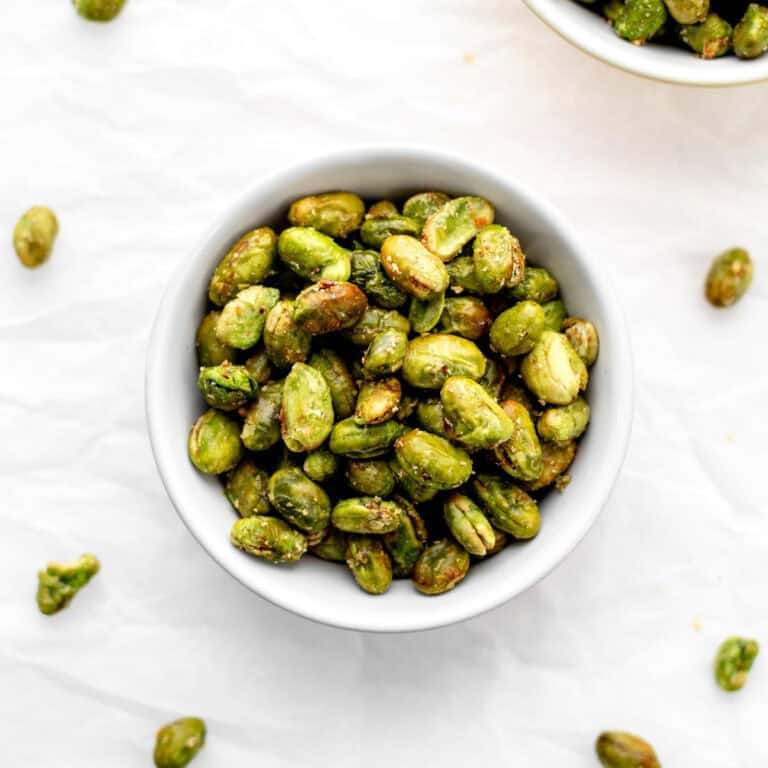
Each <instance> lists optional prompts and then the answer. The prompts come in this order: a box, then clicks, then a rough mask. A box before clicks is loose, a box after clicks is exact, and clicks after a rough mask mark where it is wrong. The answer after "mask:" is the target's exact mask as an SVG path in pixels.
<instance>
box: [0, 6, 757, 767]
mask: <svg viewBox="0 0 768 768" xmlns="http://www.w3.org/2000/svg"><path fill="white" fill-rule="evenodd" d="M268 5H269V6H270V7H267V6H268ZM0 28H2V29H3V33H4V34H3V45H2V46H0V104H2V112H0V169H2V177H3V182H2V185H0V242H3V243H6V246H5V257H4V258H2V259H0V359H2V360H3V364H2V368H1V369H0V370H2V375H1V376H0V419H1V423H2V425H3V428H2V433H1V434H2V442H0V460H1V461H2V465H1V466H2V469H1V470H0V498H1V499H2V503H1V504H0V518H1V520H2V535H0V601H1V602H2V606H3V607H2V618H0V679H2V685H1V686H0V723H2V726H1V727H0V730H1V731H2V737H1V738H2V750H0V751H1V752H2V755H3V758H4V760H3V762H4V763H6V762H7V763H8V764H9V765H10V764H19V765H20V764H23V765H25V766H45V767H46V768H47V767H48V766H60V765H77V766H79V767H80V768H89V767H90V766H94V767H96V766H103V765H109V766H110V767H111V768H123V767H128V766H146V765H149V764H151V758H150V756H149V755H150V752H151V747H152V743H153V738H154V730H155V728H156V726H157V725H158V724H159V723H161V722H163V721H165V720H168V719H170V718H172V717H175V716H178V715H179V714H186V713H194V714H199V715H201V716H203V717H205V718H206V719H207V721H208V723H209V728H210V736H209V745H208V746H207V747H206V749H205V750H204V752H203V753H201V755H200V757H199V758H198V759H197V760H196V762H195V763H194V765H195V767H196V768H198V766H199V768H206V766H208V767H209V768H210V767H211V766H216V767H217V768H228V767H229V766H236V765H243V764H257V765H260V766H270V768H271V767H272V766H296V765H302V766H318V767H319V766H326V765H328V764H329V763H333V764H335V765H338V766H343V767H344V768H346V767H347V766H358V765H360V764H362V763H364V764H366V765H370V766H390V765H419V764H434V763H439V764H440V765H446V766H454V765H455V766H460V765H465V764H478V765H480V764H492V763H495V764H504V765H521V766H529V765H530V766H534V765H535V766H547V767H548V768H549V767H550V766H551V767H552V768H561V767H562V766H564V765H568V766H569V767H571V768H581V766H584V768H588V767H589V766H594V765H595V760H594V757H593V755H592V751H591V749H592V748H591V743H592V740H593V738H594V735H595V733H596V732H597V731H598V730H600V729H601V728H604V727H619V728H629V729H633V730H636V731H638V732H640V733H642V734H644V735H646V736H647V737H648V738H649V739H650V740H652V741H653V742H654V744H655V745H656V746H657V749H658V751H659V753H660V756H661V757H662V759H663V761H664V764H665V765H667V766H693V765H695V766H697V768H710V767H711V768H741V766H745V767H746V766H753V765H757V764H760V763H761V762H765V761H766V760H768V748H767V747H766V745H765V741H764V739H762V737H761V732H762V729H763V727H764V719H765V718H764V712H765V704H764V702H765V697H766V694H767V693H768V669H767V668H766V665H767V664H768V662H766V660H765V659H759V660H758V662H757V663H756V666H755V669H754V671H753V674H752V677H751V679H750V682H749V684H748V686H747V687H746V688H745V689H744V691H742V692H741V693H739V694H737V695H733V696H728V695H726V694H724V693H721V692H719V690H718V689H717V688H715V687H714V685H713V683H712V679H711V672H710V664H711V659H712V655H713V653H714V650H715V648H716V646H717V644H718V643H719V641H720V640H721V639H722V637H724V636H725V635H727V634H730V633H733V632H744V633H748V634H751V635H754V636H756V637H758V638H760V639H762V640H765V641H766V642H768V640H767V638H768V617H767V616H766V612H765V608H764V605H765V585H766V582H767V581H768V580H767V579H766V562H767V559H766V558H767V557H768V526H767V525H766V520H765V511H766V508H767V507H768V491H767V490H766V488H767V487H768V486H766V484H765V482H764V474H765V467H766V463H767V462H768V448H766V441H765V437H764V435H765V424H766V408H765V403H766V400H767V399H768V360H767V359H766V356H765V353H764V349H765V328H766V327H768V302H766V298H768V296H767V294H768V289H767V288H766V282H765V276H764V272H765V270H764V269H763V268H762V267H763V265H764V260H763V259H762V254H763V253H765V251H766V248H767V247H768V235H767V234H766V229H765V188H766V185H767V184H768V160H766V158H768V135H766V132H765V131H764V130H763V128H764V126H765V124H766V121H768V100H767V99H766V98H765V96H766V94H768V89H767V88H766V87H763V86H754V87H751V88H745V89H736V90H728V91H724V90H718V91H704V90H693V89H682V88H678V87H673V86H666V85H660V84H656V83H651V82H646V81H643V80H640V79H636V78H632V77H629V76H627V75H624V74H622V73H620V72H616V71H613V70H611V69H609V68H608V67H606V66H604V65H602V64H599V63H597V62H595V61H592V60H591V59H589V58H588V57H586V56H584V55H583V54H581V53H579V52H578V51H576V50H575V49H573V48H571V47H570V46H569V45H567V44H566V43H564V42H563V41H561V40H560V39H558V38H557V37H556V36H555V35H554V34H553V33H552V32H551V31H549V30H548V29H547V28H545V27H544V26H543V25H542V24H541V23H540V22H539V21H538V20H537V19H535V18H534V17H533V16H532V15H531V14H530V13H529V12H528V11H526V10H525V9H524V8H523V6H522V5H520V4H518V3H516V2H509V1H508V0H504V1H503V2H502V1H501V0H499V1H498V2H490V1H485V0H479V1H478V2H474V3H465V2H460V0H442V1H438V0H421V2H405V0H391V1H390V2H389V3H387V4H381V3H373V4H365V5H364V4H362V3H358V2H352V1H351V0H348V1H347V2H334V3H324V4H317V3H313V2H308V1H302V2H299V1H298V0H293V1H292V2H282V3H274V4H267V3H255V2H252V1H250V0H220V1H219V2H216V3H211V2H204V0H183V1H182V0H129V3H128V7H127V9H126V11H125V13H124V15H123V17H122V18H121V19H120V20H119V21H118V22H117V23H114V24H112V25H109V26H93V25H88V24H86V23H84V22H81V21H80V20H79V19H78V18H77V17H76V16H75V15H74V14H73V13H72V11H71V9H70V8H69V7H68V3H67V2H66V0H38V1H37V2H35V3H3V4H2V6H1V7H0ZM465 54H472V55H473V56H474V57H475V59H474V61H473V62H471V63H470V62H467V61H465ZM469 58H471V57H469ZM402 140H415V141H417V142H420V143H426V144H430V143H431V144H434V145H436V146H441V147H445V148H447V149H452V150H456V151H459V152H464V153H466V154H470V155H473V156H475V157H476V158H477V159H479V160H481V161H483V162H486V163H494V164H496V165H497V166H498V167H499V168H500V169H502V170H504V171H506V172H507V173H510V174H514V175H517V176H519V177H520V178H521V179H523V180H524V181H525V182H526V183H528V184H530V185H532V186H534V187H536V188H537V189H538V190H540V191H542V192H545V193H546V194H548V196H549V197H550V198H551V200H552V201H553V202H554V203H556V204H557V205H558V206H559V207H560V208H561V210H562V211H563V212H564V213H565V214H566V216H568V218H570V219H571V220H572V221H573V222H574V223H575V224H576V225H577V227H578V228H579V229H580V230H581V231H582V232H583V233H584V237H585V238H587V239H588V241H589V243H590V245H591V246H592V248H593V249H594V252H595V258H601V259H603V260H604V262H605V264H606V268H610V269H612V270H613V273H614V280H615V282H616V287H617V290H618V291H620V292H621V295H622V299H623V301H624V303H625V305H626V309H627V312H628V315H629V320H630V327H631V330H632V333H633V337H634V347H635V355H636V361H637V385H638V392H637V394H638V407H637V414H636V422H635V429H634V435H633V440H632V445H631V448H630V453H629V457H628V460H627V463H626V466H625V471H624V473H623V476H622V478H621V479H620V481H619V483H618V485H617V487H616V490H615V492H614V494H613V497H612V500H611V502H610V503H609V505H608V507H607V508H606V510H605V512H604V514H603V516H602V518H601V520H600V521H599V523H598V524H597V525H596V527H595V528H594V529H593V530H592V532H591V533H590V534H589V535H588V537H587V538H586V539H585V541H584V542H583V543H582V544H581V545H580V546H579V547H578V548H577V550H576V551H575V552H574V553H573V555H572V556H571V557H570V558H569V559H568V560H567V561H566V562H565V563H564V564H563V565H562V566H561V567H560V568H559V569H558V570H557V571H555V572H554V573H553V574H552V575H551V576H550V577H548V578H547V579H546V580H545V581H544V582H542V583H541V584H539V585H538V586H537V587H535V588H534V589H532V590H531V591H530V592H528V593H527V594H526V595H524V596H523V597H521V598H519V599H517V600H516V601H514V602H513V603H511V604H508V605H506V606H505V607H503V608H501V609H498V610H496V611H494V612H493V613H491V614H488V615H486V616H483V617H482V618H480V619H477V620H474V621H471V622H468V623H466V624H463V625H460V626H455V627H452V628H449V629H445V630H439V631H436V632H432V633H427V634H419V635H410V636H409V635H406V636H392V637H378V636H365V635H356V634H351V633H345V632H341V631H337V630H331V629H326V628H324V627H321V626H316V625H313V624H311V623H308V622H306V621H304V620H301V619H297V618H295V617H293V616H291V615H289V614H287V613H284V612H282V611H281V610H278V609H276V608H273V607H271V606H270V605H268V604H266V603H264V602H261V601H260V600H258V599H257V598H255V597H254V596H253V595H252V594H251V593H249V592H247V591H246V590H245V589H243V588H242V587H240V586H239V585H238V584H236V583H235V582H234V581H233V580H232V579H230V578H229V577H228V576H227V575H226V574H225V573H224V572H222V571H221V570H220V569H219V568H218V567H217V566H216V565H215V564H214V563H213V562H212V561H211V560H210V559H209V558H208V557H207V555H205V553H204V552H203V551H202V550H201V549H200V547H199V546H198V545H197V544H196V543H195V542H194V541H193V540H192V538H191V537H190V536H189V535H188V534H187V532H186V530H185V529H184V528H183V526H182V525H181V523H180V522H179V521H178V518H177V517H176V515H175V513H174V512H173V510H172V508H171V506H170V503H169V502H168V501H167V499H166V497H165V494H164V492H163V489H162V487H161V485H160V482H159V480H158V478H157V475H156V473H155V469H154V465H153V463H152V458H151V455H150V452H149V446H148V443H147V439H146V434H145V424H144V415H143V391H142V390H143V383H142V377H143V369H144V350H145V345H146V340H147V336H148V333H149V328H150V324H151V322H152V317H153V313H154V309H155V306H156V304H157V301H158V300H159V297H160V295H161V292H162V289H163V287H164V284H165V282H166V280H167V278H168V276H169V274H170V273H171V271H172V269H173V267H174V266H175V264H177V263H178V262H179V261H180V260H181V259H183V258H184V257H185V254H186V253H188V251H189V249H190V248H191V246H192V245H193V243H194V242H195V240H196V239H197V238H198V236H199V235H200V233H201V232H202V231H203V230H204V229H205V228H206V224H207V222H208V221H209V220H210V218H211V217H212V215H213V214H214V213H217V212H218V211H219V210H220V209H221V207H222V206H223V205H224V204H225V203H226V202H227V201H228V200H229V199H230V198H231V197H232V196H233V194H234V193H236V192H238V191H239V190H240V189H241V188H242V187H243V186H245V185H247V184H248V183H250V182H252V181H253V180H254V178H257V177H258V175H259V174H261V173H264V172H266V171H270V170H274V169H275V168H277V167H280V166H281V165H282V164H283V163H285V162H289V161H294V160H295V159H297V158H299V157H301V156H303V155H306V154H314V153H316V152H318V151H322V150H325V149H334V148H338V147H340V146H346V145H349V144H351V143H356V142H366V143H370V142H376V141H402ZM36 202H45V203H48V204H50V205H52V206H53V207H54V208H55V209H56V211H57V212H58V214H59V216H60V220H61V234H60V237H59V240H58V243H57V248H56V252H55V255H54V257H53V259H52V261H51V262H50V264H48V265H47V266H46V267H45V268H44V269H41V270H39V271H37V272H27V271H24V270H22V269H21V268H20V267H19V266H18V265H17V264H16V263H15V258H14V257H13V255H12V252H11V250H10V248H9V247H8V246H7V243H8V242H9V240H10V236H11V229H12V227H13V224H14V223H15V220H16V218H17V216H18V214H19V213H21V211H22V210H23V209H24V208H25V207H27V206H28V205H30V204H32V203H36ZM735 243H742V244H744V245H746V246H747V247H749V248H750V249H752V251H753V252H754V254H755V256H756V260H757V268H758V272H757V279H756V283H755V286H754V288H753V291H752V292H751V294H750V295H749V296H748V297H747V298H746V299H745V300H744V301H743V302H742V303H741V304H740V305H739V306H738V307H736V308H735V309H733V310H732V311H729V312H716V311H715V310H712V309H710V308H709V307H708V306H707V305H706V304H705V303H704V301H703V300H702V298H701V283H702V280H703V275H704V273H705V271H706V267H707V265H708V262H709V260H710V257H711V256H712V254H713V253H714V252H716V251H718V250H719V249H721V248H724V247H727V246H730V245H731V244H735ZM85 550H93V551H94V552H96V553H98V554H99V556H100V557H101V558H102V560H103V565H104V567H103V571H102V573H101V574H100V575H99V576H98V577H97V578H96V580H95V581H94V582H93V583H92V585H91V586H89V587H88V588H87V589H86V590H85V591H84V592H83V593H82V594H81V595H80V596H79V597H78V598H77V599H76V601H75V603H73V605H72V607H71V608H70V610H68V611H67V612H65V613H63V614H61V615H59V616H57V617H55V618H52V619H49V618H44V617H42V616H40V615H39V614H38V613H37V610H36V607H35V605H34V599H33V595H34V589H35V570H36V569H37V568H38V567H39V566H40V565H42V564H43V563H44V562H45V561H46V560H48V559H50V558H54V557H69V556H70V555H76V554H78V553H79V552H81V551H85ZM695 622H698V623H699V624H700V630H699V631H696V630H695V628H694V623H695Z"/></svg>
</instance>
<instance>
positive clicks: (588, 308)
mask: <svg viewBox="0 0 768 768" xmlns="http://www.w3.org/2000/svg"><path fill="white" fill-rule="evenodd" d="M336 189H349V190H352V191H354V192H357V193H359V194H361V195H363V196H364V197H366V198H368V199H377V198H384V197H392V198H402V197H403V195H406V194H408V193H412V192H415V191H419V190H427V189H438V190H445V191H447V192H450V193H454V194H474V195H482V196H484V197H486V198H488V200H491V201H492V202H493V204H494V206H495V207H496V211H497V220H498V221H499V222H501V223H504V224H507V225H508V226H509V227H510V228H511V229H512V231H513V232H514V233H515V234H516V235H517V236H518V237H519V238H520V240H521V242H522V244H523V246H524V248H525V251H526V253H527V254H528V256H529V258H530V259H531V260H532V261H534V262H536V263H539V264H542V265H544V266H546V267H548V268H550V269H551V270H552V271H553V272H554V273H555V275H557V278H558V279H559V280H560V282H561V286H562V294H563V297H564V299H565V301H566V302H567V305H568V307H569V309H570V311H571V312H572V313H574V314H577V315H584V316H587V317H589V318H590V319H591V320H592V321H593V322H594V323H595V324H596V325H597V328H598V329H599V332H600V338H601V348H600V357H599V359H598V362H597V363H596V365H595V366H594V367H593V369H592V372H591V374H592V376H591V378H592V380H591V384H590V388H589V393H588V397H589V400H590V402H591V405H592V414H593V415H592V423H591V425H590V428H589V430H588V431H587V434H586V436H585V438H584V440H583V441H582V444H581V447H580V450H579V455H578V456H577V458H576V462H575V463H574V466H573V481H572V483H571V484H570V485H569V486H568V488H567V489H566V491H565V493H563V494H562V495H561V494H558V493H554V494H551V495H549V496H548V497H547V499H546V501H545V502H544V503H543V505H542V513H543V518H544V521H543V526H542V530H541V533H540V535H539V536H538V537H537V538H535V539H534V540H533V541H530V542H528V543H525V544H523V545H519V546H510V547H509V548H507V549H506V550H504V551H503V552H501V553H500V554H499V555H497V556H495V557H493V558H490V559H489V560H488V561H487V562H484V563H478V564H476V565H473V566H472V568H471V570H470V573H469V575H468V577H467V578H466V579H465V580H464V582H462V583H461V584H460V585H459V586H458V587H457V588H456V589H455V590H453V591H452V592H449V593H447V594H445V595H441V596H439V597H425V596H423V595H421V594H419V593H418V592H417V591H416V590H415V589H414V588H413V586H412V584H411V582H410V581H409V580H406V581H396V582H394V583H393V585H392V588H391V589H390V590H389V592H388V593H387V594H386V595H384V596H381V597H372V596H370V595H367V594H365V593H364V592H362V591H361V590H360V589H359V588H358V587H357V585H356V584H355V583H354V581H353V579H352V577H351V575H350V573H349V571H348V570H347V568H346V567H344V566H341V565H334V564H331V563H327V562H324V561H322V560H319V559H316V558H313V557H311V556H310V557H305V558H304V559H302V561H301V562H299V563H297V564H295V565H292V566H275V565H272V564H270V563H266V562H263V561H260V560H258V559H256V558H253V557H249V556H248V555H246V554H244V553H242V552H240V551H238V550H236V549H235V548H234V547H233V546H232V545H231V544H230V541H229V530H230V527H231V525H232V523H233V522H234V520H235V514H234V512H233V510H232V508H231V507H230V505H229V503H228V502H227V500H226V499H225V498H224V495H223V494H222V489H221V485H220V484H219V482H218V481H217V480H216V479H214V478H210V477H206V476H204V475H202V474H200V473H199V472H197V471H196V470H195V469H194V467H193V466H192V464H191V463H190V462H189V459H188V458H187V435H188V433H189V429H190V426H191V425H192V423H193V422H194V421H195V419H196V418H197V417H198V416H199V415H200V414H201V413H202V412H203V411H204V410H205V406H204V403H203V401H202V399H201V397H200V394H199V392H198V390H197V387H196V381H195V380H196V373H197V362H196V359H195V346H194V336H195V330H196V327H197V324H198V322H199V321H200V318H201V317H202V315H203V313H204V311H205V307H206V292H207V285H208V280H209V278H210V275H211V272H212V271H213V268H214V267H215V265H216V264H217V262H218V261H219V259H221V257H222V256H223V255H224V254H225V253H226V251H227V250H228V249H229V248H230V246H231V245H232V243H233V242H234V241H235V240H237V238H238V237H239V236H240V235H241V234H242V233H243V232H245V231H246V230H248V229H250V228H253V227H254V226H259V225H263V224H272V225H277V226H279V225H280V223H281V222H282V221H283V218H284V216H285V213H286V211H287V208H288V205H289V203H290V202H291V201H292V200H295V199H296V198H298V197H301V196H303V195H307V194H311V193H314V192H322V191H327V190H336ZM605 272H606V270H605V267H604V265H602V264H601V263H600V261H599V259H597V258H596V257H595V255H594V254H593V253H591V252H590V251H588V250H587V249H586V248H585V246H584V244H583V243H582V242H581V241H580V240H579V239H578V238H577V237H576V236H575V235H574V234H573V232H572V231H571V229H570V228H569V227H568V226H567V225H566V223H565V222H564V221H563V220H562V219H561V218H560V216H559V214H557V213H556V212H555V211H554V210H553V209H552V208H551V207H550V206H549V205H548V204H547V203H545V202H544V201H543V200H541V199H539V198H538V197H537V196H535V195H534V194H533V193H531V192H530V191H528V190H526V189H525V188H523V187H522V186H521V185H520V184H518V183H517V182H516V181H511V180H510V179H508V178H506V177H505V176H504V175H502V174H500V173H498V172H496V171H493V170H490V169H486V168H482V167H480V166H478V165H476V164H475V163H473V162H469V161H467V160H464V159H461V158H458V157H452V156H449V155H444V154H439V153H437V152H433V151H431V150H424V149H414V148H384V149H362V150H350V151H346V152H342V153H339V154H334V155H329V156H324V157H320V158H316V159H313V160H309V161H307V162H304V163H301V164H299V165H296V166H294V167H293V168H289V169H288V170H284V171H280V172H279V173H276V174H274V175H272V176H269V177H267V178H263V179H260V180H259V181H258V182H257V183H256V184H255V185H254V186H253V188H252V189H251V190H250V191H249V192H247V193H246V194H245V195H244V196H243V197H241V198H240V199H239V200H237V201H236V202H235V203H234V204H233V205H231V206H229V207H228V208H227V209H226V210H225V211H224V213H223V214H222V215H220V216H219V217H218V218H217V220H216V222H215V225H214V228H213V231H212V232H211V233H210V234H209V235H208V236H207V237H205V238H204V239H203V241H202V243H200V245H199V246H198V248H197V249H196V250H195V251H194V252H193V253H192V254H190V256H189V257H187V258H185V259H184V260H183V263H182V264H181V266H180V267H179V269H178V270H177V272H176V274H175V275H174V277H173V279H172V280H171V283H170V285H169V286H168V289H167V291H166V293H165V296H164V298H163V300H162V302H161V304H160V309H159V312H158V315H157V320H156V322H155V326H154V330H153V333H152V338H151V341H150V344H149V351H148V358H147V375H146V407H147V418H148V423H149V434H150V439H151V442H152V448H153V451H154V454H155V460H156V462H157V466H158V469H159V471H160V475H161V477H162V480H163V483H164V484H165V487H166V489H167V491H168V494H169V496H170V497H171V500H172V501H173V504H174V506H175V507H176V509H177V511H178V513H179V515H180V516H181V518H182V520H183V521H184V522H185V523H186V525H187V527H188V528H189V530H190V531H191V532H192V534H193V535H194V536H195V538H197V540H198V541H199V542H200V544H201V545H202V546H203V547H204V548H205V549H206V550H207V551H208V552H209V554H210V555H211V556H212V557H213V558H214V559H215V560H216V561H217V562H218V563H219V564H220V565H221V566H222V567H223V568H224V569H225V570H226V571H228V572H229V573H230V574H232V575H233V576H234V577H235V578H236V579H238V580H239V581H240V582H242V583H243V584H244V585H245V586H247V587H249V588H250V589H252V590H253V591H254V592H256V593H257V594H259V595H261V596H262V597H264V598H266V599H267V600H270V601H271V602H273V603H275V604H276V605H280V606H282V607H283V608H287V609H288V610H290V611H293V612H294V613H297V614H300V615H302V616H306V617H307V618H310V619H314V620H316V621H320V622H323V623H325V624H332V625H335V626H338V627H345V628H349V629H359V630H370V631H376V632H400V631H408V630H420V629H428V628H431V627H438V626H441V625H445V624H450V623H452V622H456V621H461V620H462V619H467V618H469V617H471V616H475V615H477V614H480V613H483V612H484V611H487V610H489V609H491V608H494V607H495V606H498V605H501V604H502V603H504V602H505V601H507V600H509V599H510V598H512V597H514V596H515V595H517V594H519V593H520V592H522V591H523V590H525V589H527V588H528V587H530V586H531V585H532V584H534V583H535V582H537V581H538V580H539V579H541V578H542V576H544V575H545V574H546V573H547V572H548V571H550V570H551V569H552V568H554V567H555V565H557V564H558V563H559V562H560V561H561V560H562V559H563V558H564V557H565V556H566V555H567V554H568V553H569V552H570V551H571V550H572V549H573V548H574V546H575V545H576V544H577V542H578V541H579V540H580V539H581V538H582V537H583V536H584V534H585V533H586V532H587V530H589V527H590V526H591V525H592V523H593V522H594V521H595V518H596V517H597V515H598V513H599V512H600V510H601V508H602V506H603V504H604V503H605V501H606V499H607V497H608V494H609V492H610V490H611V487H612V485H613V483H614V481H615V479H616V477H617V475H618V472H619V469H620V467H621V464H622V461H623V459H624V454H625V451H626V447H627V442H628V439H629V433H630V426H631V421H632V403H633V399H632V387H633V369H632V357H631V353H630V345H629V339H628V336H627V330H626V326H625V323H624V318H623V315H622V310H621V308H620V302H619V300H618V298H617V296H616V294H615V292H614V291H613V289H612V288H611V285H610V283H609V282H608V280H607V279H606V274H605Z"/></svg>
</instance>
